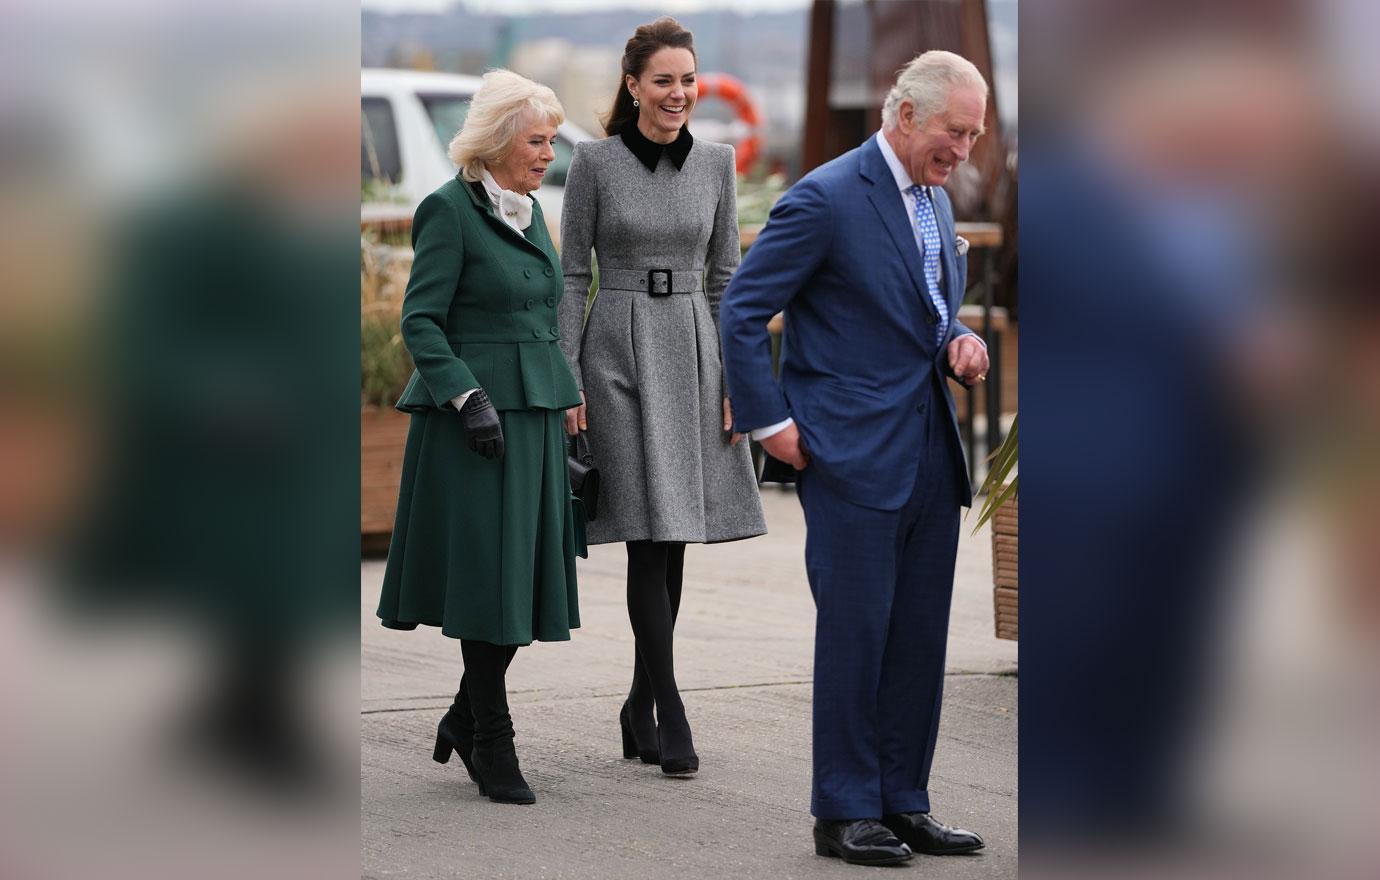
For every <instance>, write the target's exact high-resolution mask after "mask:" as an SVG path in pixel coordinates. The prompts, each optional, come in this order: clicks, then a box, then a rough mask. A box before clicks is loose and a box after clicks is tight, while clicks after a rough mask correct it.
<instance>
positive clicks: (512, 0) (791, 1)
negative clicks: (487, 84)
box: [360, 0, 810, 14]
mask: <svg viewBox="0 0 1380 880" xmlns="http://www.w3.org/2000/svg"><path fill="white" fill-rule="evenodd" d="M459 3H461V0H361V2H360V5H361V6H363V7H364V8H365V9H372V10H377V11H379V12H442V11H444V10H446V9H449V8H450V7H452V6H455V5H457V4H459ZM464 5H466V6H468V7H469V8H470V9H474V10H478V11H483V12H512V13H517V14H521V13H524V12H534V11H546V10H555V11H558V12H580V11H587V10H591V9H609V8H611V7H616V6H624V7H633V8H637V9H656V10H658V11H663V12H670V13H676V12H697V11H699V10H701V9H723V8H726V7H727V8H733V9H740V10H742V11H743V12H777V11H780V10H783V9H801V8H803V7H806V6H809V5H810V0H466V2H464Z"/></svg>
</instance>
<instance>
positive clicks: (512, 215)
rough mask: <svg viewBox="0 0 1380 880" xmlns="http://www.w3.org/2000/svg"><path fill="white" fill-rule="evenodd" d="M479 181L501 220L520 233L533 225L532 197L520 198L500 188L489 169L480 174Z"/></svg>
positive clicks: (510, 191)
mask: <svg viewBox="0 0 1380 880" xmlns="http://www.w3.org/2000/svg"><path fill="white" fill-rule="evenodd" d="M479 179H480V181H481V182H482V183H483V184H484V192H485V193H487V194H488V196H489V201H490V202H492V203H493V205H494V207H496V208H498V216H499V219H501V220H502V221H503V222H504V223H507V224H508V225H509V226H511V227H513V228H514V229H516V230H517V231H518V232H521V231H522V230H524V229H526V228H527V227H528V226H531V225H532V197H531V196H520V195H518V194H517V193H515V192H513V191H512V190H509V189H504V188H503V187H501V186H499V185H498V181H497V180H494V176H493V175H492V174H490V173H489V169H487V168H485V169H484V170H483V171H482V172H480V175H479Z"/></svg>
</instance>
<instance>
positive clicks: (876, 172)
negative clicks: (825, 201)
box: [861, 140, 939, 318]
mask: <svg viewBox="0 0 1380 880" xmlns="http://www.w3.org/2000/svg"><path fill="white" fill-rule="evenodd" d="M862 159H863V161H862V166H861V167H862V175H863V177H864V178H865V179H867V180H870V181H871V182H872V187H871V189H870V190H869V191H868V193H867V197H868V199H869V200H870V201H871V202H872V207H873V208H875V209H876V211H877V214H878V215H879V216H880V217H881V219H882V225H883V226H885V227H886V231H887V234H888V235H890V236H891V241H892V243H893V244H895V245H896V249H897V250H898V251H900V253H901V260H902V262H904V263H905V265H906V271H907V272H909V273H910V280H911V283H912V284H914V286H915V291H916V294H917V297H918V298H919V300H920V302H921V303H922V304H923V306H924V308H925V309H927V310H928V311H929V313H930V314H931V315H934V316H935V318H938V317H939V315H938V314H937V313H936V312H935V309H934V303H932V302H930V297H929V293H928V290H929V285H928V284H926V282H925V266H924V263H922V262H921V259H920V249H919V248H917V247H916V246H915V231H914V229H912V228H911V225H910V220H909V219H907V217H906V203H905V202H904V201H902V200H901V192H900V190H898V189H896V181H895V180H894V179H893V178H892V176H891V171H890V169H888V168H887V167H886V160H885V159H883V158H882V151H881V149H880V148H878V146H877V144H876V143H874V142H873V141H872V140H868V142H867V143H866V144H864V145H863V155H862Z"/></svg>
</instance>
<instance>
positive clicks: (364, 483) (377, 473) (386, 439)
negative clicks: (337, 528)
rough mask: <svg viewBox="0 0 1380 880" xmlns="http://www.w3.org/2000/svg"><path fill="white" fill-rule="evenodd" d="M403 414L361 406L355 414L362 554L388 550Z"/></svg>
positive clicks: (399, 472)
mask: <svg viewBox="0 0 1380 880" xmlns="http://www.w3.org/2000/svg"><path fill="white" fill-rule="evenodd" d="M408 421H409V417H408V415H407V413H400V412H398V411H397V410H395V409H393V408H392V407H391V406H388V407H381V406H365V407H361V408H360V413H359V517H360V523H359V534H360V543H361V544H362V545H363V548H364V552H365V553H379V552H384V551H386V550H387V549H388V539H389V538H390V537H391V536H392V534H393V516H394V514H396V513H397V510H398V484H399V482H400V481H401V479H402V460H403V448H404V446H405V445H406V443H407V426H408Z"/></svg>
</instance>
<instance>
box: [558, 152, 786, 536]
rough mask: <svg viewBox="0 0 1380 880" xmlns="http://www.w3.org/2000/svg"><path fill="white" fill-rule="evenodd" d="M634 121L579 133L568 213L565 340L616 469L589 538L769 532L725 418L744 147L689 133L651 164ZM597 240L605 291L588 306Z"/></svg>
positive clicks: (593, 428)
mask: <svg viewBox="0 0 1380 880" xmlns="http://www.w3.org/2000/svg"><path fill="white" fill-rule="evenodd" d="M634 131H635V130H633V131H630V132H629V133H628V134H626V135H624V136H621V137H620V136H613V137H607V138H604V139H602V140H595V141H586V142H584V143H580V144H578V145H576V147H575V155H574V158H573V159H572V160H571V164H570V170H569V173H568V175H567V179H566V189H565V205H564V209H563V212H562V217H561V267H562V270H563V271H564V273H565V294H564V296H563V298H562V299H561V303H560V311H559V316H558V318H559V320H558V323H559V325H560V335H561V343H560V344H561V349H562V350H563V351H564V353H565V355H566V359H567V360H568V361H569V363H570V369H571V372H573V373H574V375H575V381H576V383H577V384H578V385H579V387H580V388H581V389H582V390H583V391H584V393H585V397H586V401H587V404H588V415H589V442H590V449H591V451H592V452H593V454H594V458H595V462H596V464H597V465H598V467H599V470H600V476H601V479H602V484H601V487H600V490H599V491H600V497H599V508H598V513H599V515H598V518H597V519H596V520H594V521H593V522H591V523H589V524H588V527H587V533H586V537H587V540H588V542H589V543H590V544H606V543H610V542H614V541H670V542H683V543H714V542H719V541H734V540H738V539H741V538H750V537H753V536H755V535H761V534H765V533H766V530H767V527H766V522H765V521H764V519H763V517H762V502H761V498H760V497H759V495H758V490H757V479H756V475H755V473H754V471H753V466H752V458H751V454H750V452H749V450H748V443H747V440H746V439H744V440H741V441H739V442H738V444H737V445H736V446H730V445H729V444H728V435H727V434H726V433H725V432H724V430H723V396H724V386H723V366H722V363H721V361H720V357H719V330H718V320H719V299H720V297H721V296H722V295H723V292H724V288H726V287H727V286H728V281H729V279H730V278H731V277H732V275H733V271H734V269H736V268H737V267H738V261H739V256H740V250H739V239H738V215H737V198H736V178H735V174H734V156H733V148H732V147H730V146H727V145H724V144H716V143H711V142H704V141H693V139H691V138H690V133H689V132H688V131H683V133H682V135H681V139H682V141H684V143H678V145H673V146H678V147H679V148H680V149H678V150H673V149H672V148H670V147H668V148H666V150H665V151H664V152H663V153H662V155H661V156H660V159H659V161H658V160H656V159H655V148H653V150H654V151H653V153H652V158H651V159H649V161H655V162H657V164H656V169H655V171H651V170H648V168H647V167H646V165H644V164H643V162H642V161H641V160H639V158H638V157H637V156H636V155H634V153H633V152H632V149H631V148H630V144H633V140H634V139H636V138H640V135H636V134H634ZM625 139H626V140H627V142H625ZM687 145H688V146H689V150H688V152H685V147H686V146H687ZM636 146H638V147H641V148H643V150H642V152H643V154H644V155H646V154H647V153H646V148H649V147H650V146H651V144H650V142H649V141H646V140H645V139H642V140H640V141H638V142H637V143H636ZM674 159H680V160H681V164H680V167H679V168H678V167H677V162H676V161H674ZM591 250H593V252H594V254H595V261H596V263H595V264H596V265H597V268H598V273H599V289H598V292H597V293H596V295H595V297H594V300H593V303H592V304H591V305H590V306H589V308H588V317H586V314H585V312H586V309H585V302H586V298H587V293H588V291H589V287H590V282H591V274H592V271H591V257H590V252H591ZM653 270H669V279H668V275H667V273H666V272H661V271H657V272H653ZM649 285H650V287H651V288H652V290H651V292H649V289H648V288H649ZM667 290H670V291H671V292H670V293H669V294H665V295H660V294H664V292H665V291H667Z"/></svg>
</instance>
